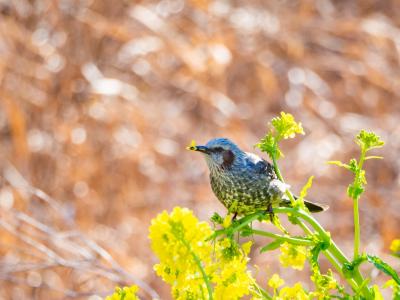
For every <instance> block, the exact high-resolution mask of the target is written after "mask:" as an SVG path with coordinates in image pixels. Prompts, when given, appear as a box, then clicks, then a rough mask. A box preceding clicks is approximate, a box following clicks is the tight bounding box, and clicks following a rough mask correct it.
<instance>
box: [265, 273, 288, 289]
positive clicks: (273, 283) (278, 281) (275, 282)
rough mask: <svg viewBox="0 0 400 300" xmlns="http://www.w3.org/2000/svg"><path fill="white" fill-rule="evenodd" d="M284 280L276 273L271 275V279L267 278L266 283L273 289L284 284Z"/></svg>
mask: <svg viewBox="0 0 400 300" xmlns="http://www.w3.org/2000/svg"><path fill="white" fill-rule="evenodd" d="M284 284H285V281H284V280H283V279H282V278H280V277H279V275H278V274H274V275H272V277H271V279H270V280H268V285H269V286H270V287H272V288H273V289H274V290H276V289H277V288H279V287H280V286H282V285H284Z"/></svg>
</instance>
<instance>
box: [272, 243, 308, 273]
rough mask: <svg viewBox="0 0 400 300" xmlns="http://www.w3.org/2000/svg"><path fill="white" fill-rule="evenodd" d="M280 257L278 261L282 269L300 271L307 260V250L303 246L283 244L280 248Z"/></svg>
mask: <svg viewBox="0 0 400 300" xmlns="http://www.w3.org/2000/svg"><path fill="white" fill-rule="evenodd" d="M280 250H281V255H280V256H279V261H280V262H281V264H282V266H284V267H289V266H290V267H292V268H293V269H297V270H302V269H303V267H304V262H305V261H306V258H307V248H306V247H304V246H298V245H292V244H289V243H283V244H282V245H281V247H280Z"/></svg>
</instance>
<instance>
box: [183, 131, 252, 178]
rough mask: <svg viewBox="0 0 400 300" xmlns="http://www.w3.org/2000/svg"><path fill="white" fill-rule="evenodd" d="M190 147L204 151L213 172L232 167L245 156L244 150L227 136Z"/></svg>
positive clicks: (190, 148)
mask: <svg viewBox="0 0 400 300" xmlns="http://www.w3.org/2000/svg"><path fill="white" fill-rule="evenodd" d="M188 149H189V150H193V151H198V152H201V153H203V154H204V156H205V159H206V162H207V165H208V167H209V169H210V171H211V172H213V171H221V170H227V169H230V168H232V167H233V166H235V165H238V164H239V163H240V161H241V160H242V159H243V156H244V152H243V151H242V150H240V149H239V147H238V146H236V145H235V143H233V142H232V141H230V140H229V139H226V138H216V139H212V140H210V141H208V143H207V144H205V145H204V146H197V145H191V146H190V147H188Z"/></svg>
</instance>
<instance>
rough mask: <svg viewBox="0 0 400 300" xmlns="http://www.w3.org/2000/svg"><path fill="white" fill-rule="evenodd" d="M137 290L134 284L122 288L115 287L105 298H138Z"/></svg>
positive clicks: (108, 299)
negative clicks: (112, 292)
mask: <svg viewBox="0 0 400 300" xmlns="http://www.w3.org/2000/svg"><path fill="white" fill-rule="evenodd" d="M137 291H138V287H137V286H136V285H132V286H131V287H123V288H120V287H117V288H115V292H114V294H112V295H111V296H107V297H106V300H140V299H139V297H138V296H136V292H137Z"/></svg>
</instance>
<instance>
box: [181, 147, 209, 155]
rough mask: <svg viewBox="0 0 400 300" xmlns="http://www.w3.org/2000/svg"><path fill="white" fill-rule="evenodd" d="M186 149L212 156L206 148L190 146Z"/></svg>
mask: <svg viewBox="0 0 400 300" xmlns="http://www.w3.org/2000/svg"><path fill="white" fill-rule="evenodd" d="M186 149H188V150H192V151H199V152H202V153H205V154H210V149H208V148H207V147H206V146H190V147H187V148H186Z"/></svg>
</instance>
